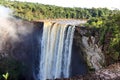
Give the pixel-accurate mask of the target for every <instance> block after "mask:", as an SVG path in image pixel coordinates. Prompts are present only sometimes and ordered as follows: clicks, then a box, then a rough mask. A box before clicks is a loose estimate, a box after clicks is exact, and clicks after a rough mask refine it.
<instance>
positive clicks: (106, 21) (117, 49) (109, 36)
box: [85, 10, 120, 62]
mask: <svg viewBox="0 0 120 80" xmlns="http://www.w3.org/2000/svg"><path fill="white" fill-rule="evenodd" d="M85 25H87V26H89V27H94V28H97V29H99V35H100V39H99V41H100V44H101V45H102V46H103V51H104V52H106V53H107V57H108V56H109V57H110V58H111V59H112V61H113V62H114V61H118V60H119V56H120V11H119V10H114V13H113V14H111V15H110V16H106V17H101V18H90V19H89V20H88V21H87V23H86V24H85ZM112 61H111V62H112Z"/></svg>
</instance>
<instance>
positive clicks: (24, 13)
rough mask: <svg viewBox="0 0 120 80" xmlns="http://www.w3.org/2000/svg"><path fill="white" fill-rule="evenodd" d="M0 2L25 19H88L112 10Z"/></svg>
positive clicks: (101, 15) (106, 13)
mask: <svg viewBox="0 0 120 80" xmlns="http://www.w3.org/2000/svg"><path fill="white" fill-rule="evenodd" d="M0 4H1V5H4V6H6V7H9V8H11V9H13V10H14V11H15V12H14V15H15V16H17V17H20V18H23V19H26V20H39V19H57V18H66V19H68V18H75V19H89V18H91V17H104V16H109V15H111V14H112V13H113V11H111V10H109V9H107V8H97V9H96V8H92V9H87V8H76V7H75V8H65V7H58V6H53V5H44V4H38V3H29V2H18V1H14V2H13V1H6V0H0Z"/></svg>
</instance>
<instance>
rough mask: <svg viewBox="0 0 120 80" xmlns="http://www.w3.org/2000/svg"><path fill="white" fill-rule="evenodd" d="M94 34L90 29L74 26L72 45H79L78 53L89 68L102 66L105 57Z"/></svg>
mask: <svg viewBox="0 0 120 80" xmlns="http://www.w3.org/2000/svg"><path fill="white" fill-rule="evenodd" d="M95 36H96V34H95V33H94V32H93V30H92V29H88V28H85V27H76V32H75V36H74V45H73V46H77V47H79V49H80V50H81V52H79V53H78V54H81V55H82V57H83V58H84V59H83V60H85V62H86V63H87V65H88V66H89V68H91V69H95V70H99V69H101V68H102V67H103V65H104V62H105V58H104V55H103V53H102V51H101V48H99V47H98V45H97V44H98V43H97V39H96V38H95ZM78 51H79V50H78Z"/></svg>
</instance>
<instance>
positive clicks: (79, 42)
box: [0, 15, 105, 80]
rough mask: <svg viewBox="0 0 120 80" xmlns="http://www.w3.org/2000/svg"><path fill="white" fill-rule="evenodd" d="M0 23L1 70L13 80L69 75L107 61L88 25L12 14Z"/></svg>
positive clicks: (75, 74) (33, 79) (83, 72)
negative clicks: (31, 19) (32, 20)
mask: <svg viewBox="0 0 120 80" xmlns="http://www.w3.org/2000/svg"><path fill="white" fill-rule="evenodd" d="M0 22H1V23H0V39H1V41H0V60H1V61H0V64H1V65H2V66H0V71H1V72H2V73H6V72H8V73H9V74H10V80H12V79H14V80H17V79H18V80H46V79H57V78H70V77H73V76H77V75H85V74H87V73H88V72H89V69H93V70H99V69H101V68H102V67H103V65H104V63H105V58H104V55H103V53H102V51H101V49H100V48H99V47H98V46H97V43H96V39H95V35H94V34H93V32H92V31H90V30H89V29H88V30H87V28H86V27H79V26H76V25H75V24H73V25H72V24H66V23H59V22H52V21H49V22H45V21H43V22H42V21H41V22H36V21H34V22H29V21H23V20H21V19H16V18H14V17H12V16H9V15H7V16H4V17H1V18H0ZM3 63H5V64H3ZM12 73H14V74H13V75H11V74H12ZM16 78H17V79H16Z"/></svg>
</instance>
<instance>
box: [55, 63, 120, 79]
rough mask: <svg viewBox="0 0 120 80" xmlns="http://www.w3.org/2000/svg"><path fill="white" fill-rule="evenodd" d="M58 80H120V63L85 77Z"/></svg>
mask: <svg viewBox="0 0 120 80" xmlns="http://www.w3.org/2000/svg"><path fill="white" fill-rule="evenodd" d="M56 80H120V63H115V64H112V65H109V66H108V67H106V68H104V69H101V70H98V71H96V72H94V73H89V74H87V75H83V76H80V75H79V76H76V77H73V78H69V79H56Z"/></svg>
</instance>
